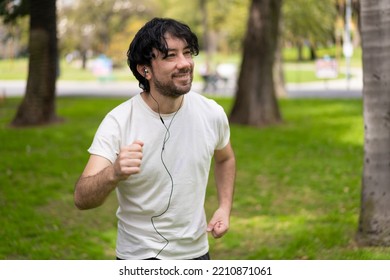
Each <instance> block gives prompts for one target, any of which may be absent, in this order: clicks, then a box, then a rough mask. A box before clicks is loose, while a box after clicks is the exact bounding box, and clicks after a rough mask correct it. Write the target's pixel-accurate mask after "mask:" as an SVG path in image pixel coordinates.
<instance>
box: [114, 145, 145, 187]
mask: <svg viewBox="0 0 390 280" xmlns="http://www.w3.org/2000/svg"><path fill="white" fill-rule="evenodd" d="M143 145H144V143H143V142H142V141H140V140H136V141H134V142H133V143H132V144H131V145H129V146H125V147H123V148H122V149H121V151H120V153H119V154H118V157H117V159H116V160H115V162H114V173H115V176H116V178H118V179H119V180H125V179H127V178H128V177H129V176H130V175H133V174H137V173H139V172H140V171H141V162H142V156H143V154H142V147H143Z"/></svg>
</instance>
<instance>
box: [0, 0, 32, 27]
mask: <svg viewBox="0 0 390 280" xmlns="http://www.w3.org/2000/svg"><path fill="white" fill-rule="evenodd" d="M29 7H30V0H19V1H15V0H0V17H3V21H4V23H12V22H15V21H16V20H17V18H19V17H22V16H25V15H28V13H29Z"/></svg>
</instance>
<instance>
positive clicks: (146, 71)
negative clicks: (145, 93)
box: [144, 67, 149, 75]
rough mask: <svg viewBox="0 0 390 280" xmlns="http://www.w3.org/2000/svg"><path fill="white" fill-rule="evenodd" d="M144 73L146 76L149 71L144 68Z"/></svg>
mask: <svg viewBox="0 0 390 280" xmlns="http://www.w3.org/2000/svg"><path fill="white" fill-rule="evenodd" d="M144 73H145V75H147V74H148V73H149V71H148V68H146V67H145V68H144Z"/></svg>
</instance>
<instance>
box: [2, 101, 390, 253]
mask: <svg viewBox="0 0 390 280" xmlns="http://www.w3.org/2000/svg"><path fill="white" fill-rule="evenodd" d="M122 101H123V99H109V98H107V99H95V98H76V97H72V98H65V97H64V98H58V102H57V109H58V114H59V115H60V116H62V117H63V118H64V122H63V123H59V124H55V125H51V126H43V127H37V128H26V129H15V128H9V127H8V123H9V122H10V120H11V118H12V117H13V115H14V113H15V110H16V107H17V105H18V103H19V102H20V99H12V98H11V99H7V100H5V101H3V102H2V103H0V139H1V146H0V186H1V187H0V224H1V230H0V240H1V241H0V259H114V258H115V249H114V248H115V239H116V218H115V211H116V207H117V202H116V198H115V195H114V194H113V195H111V196H110V197H109V199H108V200H107V201H106V203H105V204H104V205H103V206H101V207H100V208H97V209H94V210H87V211H79V210H76V209H75V207H74V205H73V196H72V195H73V186H74V183H75V181H76V180H77V178H78V176H79V175H80V173H81V171H82V169H83V167H84V165H85V163H86V160H87V152H86V150H87V148H88V147H89V145H90V143H91V140H92V137H93V135H94V133H95V130H96V128H97V126H98V124H99V123H100V121H101V119H102V118H103V117H104V115H105V114H106V113H107V112H108V111H109V110H110V109H111V108H112V107H114V106H115V105H117V104H119V103H120V102H122ZM217 101H218V102H219V103H220V104H222V105H223V106H224V108H225V109H226V110H229V108H230V106H231V101H232V100H231V99H217ZM280 106H281V111H282V112H283V118H284V123H283V124H281V125H279V126H275V127H270V128H264V129H256V128H252V127H245V126H238V125H232V126H231V140H232V144H233V147H234V149H235V153H236V157H237V164H238V166H237V167H238V168H237V181H236V192H235V199H234V210H233V213H232V217H231V229H230V231H229V233H228V234H227V235H226V236H225V237H223V238H222V239H218V240H214V239H212V238H210V244H211V254H212V257H213V258H214V259H388V258H389V256H390V249H387V248H359V247H357V246H356V244H355V242H354V235H355V232H356V229H357V222H358V215H359V207H360V205H359V201H360V185H361V183H360V180H361V173H362V155H363V140H362V139H363V125H362V102H361V100H357V99H354V100H319V99H316V100H310V99H308V100H306V99H305V100H303V99H294V100H281V101H280ZM216 205H217V197H216V192H215V185H214V182H213V174H211V176H210V183H209V187H208V193H207V198H206V212H207V214H208V215H210V214H211V213H212V212H213V211H214V207H215V206H216Z"/></svg>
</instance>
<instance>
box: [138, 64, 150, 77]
mask: <svg viewBox="0 0 390 280" xmlns="http://www.w3.org/2000/svg"><path fill="white" fill-rule="evenodd" d="M137 71H138V73H139V74H140V75H141V76H143V77H145V79H147V76H148V74H149V68H148V67H147V66H145V65H140V64H138V65H137Z"/></svg>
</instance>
